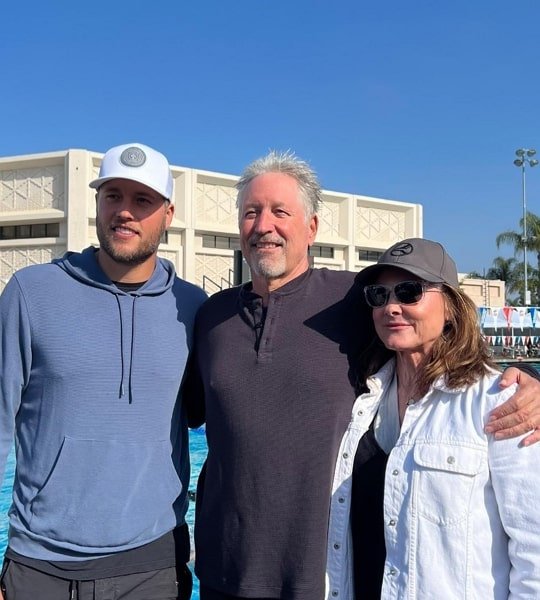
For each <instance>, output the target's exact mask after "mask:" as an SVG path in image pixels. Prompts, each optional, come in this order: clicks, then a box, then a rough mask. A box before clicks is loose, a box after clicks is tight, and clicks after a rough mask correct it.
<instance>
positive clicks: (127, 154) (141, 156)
mask: <svg viewBox="0 0 540 600" xmlns="http://www.w3.org/2000/svg"><path fill="white" fill-rule="evenodd" d="M120 162H121V163H122V164H123V165H126V167H142V166H143V165H144V163H145V162H146V154H145V153H144V152H143V151H142V150H141V149H140V148H137V147H136V146H130V147H129V148H126V149H125V150H124V151H123V152H122V154H121V155H120Z"/></svg>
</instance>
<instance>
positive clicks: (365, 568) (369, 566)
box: [351, 423, 388, 600]
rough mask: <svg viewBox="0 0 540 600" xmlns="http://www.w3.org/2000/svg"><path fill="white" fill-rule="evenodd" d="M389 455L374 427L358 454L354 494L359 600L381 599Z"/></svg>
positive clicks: (352, 501)
mask: <svg viewBox="0 0 540 600" xmlns="http://www.w3.org/2000/svg"><path fill="white" fill-rule="evenodd" d="M387 460H388V455H387V454H385V452H384V451H383V450H382V449H381V448H380V446H379V445H378V444H377V441H376V439H375V434H374V432H373V423H372V425H371V428H370V429H369V430H368V431H367V432H366V433H365V434H364V435H363V436H362V439H361V440H360V442H359V443H358V448H357V450H356V454H355V457H354V467H353V478H352V494H351V533H352V545H353V565H354V567H353V570H354V593H355V598H356V599H357V600H379V599H380V597H381V589H382V582H383V574H384V561H385V558H386V549H385V546H384V510H383V501H384V473H385V469H386V462H387Z"/></svg>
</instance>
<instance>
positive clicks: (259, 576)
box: [185, 269, 359, 600]
mask: <svg viewBox="0 0 540 600" xmlns="http://www.w3.org/2000/svg"><path fill="white" fill-rule="evenodd" d="M353 278H354V274H353V273H349V272H344V271H340V272H338V271H330V270H327V269H314V270H309V271H307V272H306V273H304V274H303V275H301V276H300V277H298V278H296V279H295V280H293V281H291V282H289V283H288V284H286V285H284V286H283V287H281V288H279V289H278V290H276V291H274V292H272V293H271V294H270V297H269V301H268V307H267V310H266V315H264V311H263V308H262V301H261V298H260V297H259V296H257V295H256V294H254V293H253V292H252V291H251V287H250V284H248V285H247V286H244V287H243V288H233V289H230V290H226V291H224V292H221V293H218V294H216V295H214V296H212V297H211V298H210V299H209V300H208V301H207V302H206V303H205V304H204V305H203V307H202V308H201V310H200V312H199V315H198V318H197V323H196V330H195V354H196V358H197V363H198V365H197V366H198V369H199V371H200V380H197V378H196V377H194V376H193V375H192V377H191V378H190V380H189V382H188V384H187V387H186V393H185V397H186V398H187V397H190V398H191V399H190V404H191V409H192V410H191V417H192V419H191V422H192V425H196V424H198V423H197V421H199V422H200V420H201V419H202V415H201V414H197V410H193V409H196V408H197V407H196V406H193V404H194V403H193V399H194V398H195V397H197V392H196V391H195V390H197V385H200V386H201V389H200V390H199V394H200V396H198V397H199V398H200V397H201V396H204V400H205V402H206V435H207V439H208V458H207V462H206V465H205V469H204V473H203V477H202V478H201V481H200V483H199V489H198V493H197V518H196V524H195V546H196V573H197V575H198V577H199V578H200V580H201V581H202V583H203V584H204V585H206V586H207V587H210V588H213V589H216V590H219V591H222V592H224V593H227V594H231V595H235V596H246V597H270V598H282V599H289V600H292V599H294V600H320V599H322V598H324V573H325V565H326V540H327V529H328V514H329V507H330V495H331V485H332V478H333V473H334V466H335V462H336V456H337V451H338V449H339V444H340V441H341V438H342V436H343V434H344V432H345V429H346V427H347V425H348V423H349V421H350V418H351V410H352V405H353V403H354V399H355V392H354V376H353V375H352V371H351V370H350V367H351V365H352V364H353V362H354V358H353V355H354V350H353V342H354V340H355V339H357V336H358V332H359V329H358V324H357V322H356V321H357V318H356V317H357V314H358V311H357V309H356V307H357V302H358V300H357V297H356V294H357V293H358V292H357V290H356V289H353V290H350V288H351V285H352V283H353ZM201 405H202V400H201V402H200V403H199V406H198V409H199V413H200V412H201Z"/></svg>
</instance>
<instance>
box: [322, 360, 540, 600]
mask: <svg viewBox="0 0 540 600" xmlns="http://www.w3.org/2000/svg"><path fill="white" fill-rule="evenodd" d="M393 375H394V362H393V361H391V362H389V363H387V364H386V365H385V366H384V367H383V368H382V369H381V370H380V371H379V372H378V373H377V374H376V375H374V376H373V377H371V378H370V380H369V381H368V387H369V389H370V392H369V393H366V394H363V395H361V396H359V397H358V398H357V400H356V402H355V404H354V408H353V414H352V420H351V423H350V425H349V427H348V429H347V432H346V433H345V435H344V437H343V440H342V442H341V446H340V451H339V455H338V461H337V465H336V470H335V475H334V482H333V488H332V503H331V510H330V523H329V532H328V556H327V573H326V575H327V579H326V582H327V595H326V597H327V599H328V600H335V599H342V600H351V599H352V598H353V597H354V589H353V582H352V562H351V561H352V543H351V535H350V529H349V514H350V511H351V510H354V507H351V506H350V499H351V479H352V468H353V463H354V455H355V452H356V448H357V446H358V442H359V440H360V438H361V437H362V435H363V434H364V433H365V432H366V431H367V429H368V428H369V425H370V423H371V421H372V419H373V417H374V416H375V413H376V411H377V407H378V405H379V402H380V399H381V396H382V394H383V390H385V389H386V388H387V386H389V385H390V383H391V381H392V378H393ZM498 380H499V374H498V373H496V372H493V373H492V374H490V375H488V376H486V377H484V378H483V379H481V380H480V381H479V382H477V383H476V384H474V385H473V386H471V387H469V388H467V389H462V390H449V389H448V388H446V387H445V385H444V383H443V382H442V381H439V382H437V383H436V384H434V385H433V387H432V388H431V390H430V391H429V392H428V393H427V394H426V396H425V397H424V398H422V399H421V400H419V401H418V402H417V403H415V404H414V405H412V406H410V407H408V408H407V412H406V414H405V417H404V420H403V424H402V427H401V433H400V436H399V439H398V441H397V442H396V445H395V447H394V449H393V450H392V452H391V453H390V456H389V458H388V463H387V467H386V476H385V489H384V519H385V543H386V550H387V557H386V563H385V569H384V580H383V589H382V594H381V599H382V600H390V599H395V600H405V599H408V600H413V599H414V600H428V599H430V600H431V599H433V600H451V599H452V600H453V599H456V600H458V599H459V600H488V599H496V600H499V599H503V598H505V599H506V598H529V599H532V598H534V599H537V600H538V599H540V510H539V505H540V504H539V503H540V445H533V446H530V447H524V448H522V447H519V439H511V440H505V441H495V440H494V439H493V437H492V436H487V435H486V434H485V433H484V431H483V428H484V424H485V422H486V419H487V416H488V415H489V413H490V411H491V410H492V409H493V408H495V406H497V405H499V404H501V403H502V402H504V401H505V400H506V399H508V398H509V397H510V396H511V395H512V394H513V393H514V391H515V386H513V387H512V388H509V389H507V390H504V391H499V388H498ZM367 543H369V542H367ZM356 600H362V599H361V598H358V599H356Z"/></svg>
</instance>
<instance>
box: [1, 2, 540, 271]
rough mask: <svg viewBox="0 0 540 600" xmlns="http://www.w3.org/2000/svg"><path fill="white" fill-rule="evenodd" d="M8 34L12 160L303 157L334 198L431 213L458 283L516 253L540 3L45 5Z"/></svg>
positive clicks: (537, 192) (20, 12) (532, 142)
mask: <svg viewBox="0 0 540 600" xmlns="http://www.w3.org/2000/svg"><path fill="white" fill-rule="evenodd" d="M1 19H2V27H1V35H0V57H1V61H2V71H1V72H2V78H1V81H2V89H1V90H0V116H1V121H0V122H1V128H0V156H12V155H17V154H28V153H35V152H45V151H52V150H62V149H66V148H86V149H90V150H95V151H102V152H103V151H105V150H106V149H107V148H109V147H110V146H113V145H115V144H120V143H125V142H130V141H141V142H144V143H147V144H150V145H152V146H155V147H156V148H158V149H159V150H161V151H163V152H164V153H165V154H166V155H167V156H168V158H169V160H170V162H171V163H173V164H176V165H182V166H186V167H195V168H200V169H208V170H215V171H221V172H226V173H239V172H240V171H241V170H242V168H243V167H244V166H245V165H246V164H247V163H248V162H250V161H251V160H252V159H254V158H256V157H258V156H260V155H262V154H264V153H266V151H267V150H268V149H269V148H278V149H287V148H291V149H293V150H295V151H296V152H297V154H298V155H299V156H301V157H302V158H305V159H307V160H308V161H309V162H310V163H311V164H312V165H313V166H314V167H315V169H316V170H317V172H318V173H319V175H320V178H321V181H322V183H323V186H324V187H325V188H327V189H331V190H337V191H342V192H351V193H357V194H366V195H372V196H377V197H382V198H390V199H396V200H403V201H408V202H418V203H420V204H423V206H424V235H425V237H429V238H432V239H437V240H440V241H441V242H443V244H445V245H446V247H447V249H448V250H449V252H450V253H451V254H452V255H453V256H454V257H455V259H456V261H457V263H458V268H459V269H460V271H465V272H467V271H471V270H478V271H480V272H482V270H483V269H484V268H486V269H487V268H488V267H489V266H490V265H491V262H492V260H493V258H494V257H495V256H497V255H504V256H510V255H511V249H510V248H502V249H501V250H497V248H496V245H495V236H496V234H497V233H498V232H500V231H503V230H506V229H517V228H518V223H519V218H520V217H521V212H522V203H521V178H520V170H519V169H517V168H516V167H514V165H513V164H512V161H513V159H514V158H515V157H514V151H515V149H516V148H519V147H521V146H525V147H536V148H537V149H538V151H539V153H540V77H539V70H540V68H539V61H540V44H539V40H540V35H539V32H540V2H538V1H537V0H521V1H520V2H515V3H513V2H512V3H511V2H508V1H507V0H504V1H503V0H490V1H487V0H472V1H471V0H453V1H451V2H450V1H440V2H434V1H433V0H431V1H424V0H418V1H416V0H411V1H410V2H404V1H403V0H386V1H385V2H366V1H364V0H346V1H339V0H335V1H334V2H330V1H328V0H327V1H325V2H323V1H318V0H313V1H307V0H288V1H283V0H274V1H273V2H269V1H263V0H252V1H251V2H247V1H245V0H231V1H229V2H224V1H223V0H221V1H218V0H209V1H204V0H192V1H191V2H183V1H181V0H174V1H173V0H170V1H169V2H163V1H160V0H155V1H154V2H147V1H144V2H143V1H140V0H133V1H132V2H125V1H123V0H115V1H112V0H109V1H104V0H97V1H96V0H95V1H93V2H91V3H87V4H81V3H79V2H73V1H70V2H67V1H56V2H55V1H54V0H53V1H52V2H48V3H45V2H41V1H40V2H37V1H35V0H32V1H29V2H24V1H23V2H19V3H15V2H7V3H5V5H4V6H3V8H2V12H1ZM527 176H528V179H527V183H528V195H527V202H528V206H529V209H530V210H531V211H532V212H536V213H540V166H538V167H536V169H532V170H531V169H529V170H528V171H527ZM530 262H532V263H534V262H535V261H534V257H533V256H531V261H530Z"/></svg>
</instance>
